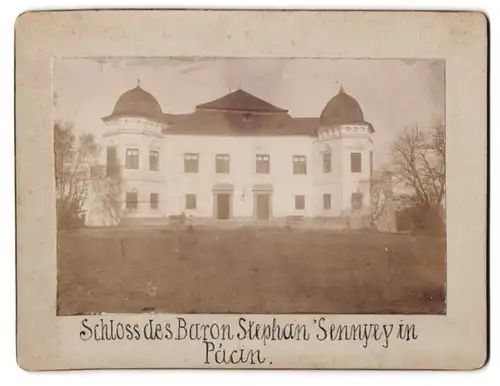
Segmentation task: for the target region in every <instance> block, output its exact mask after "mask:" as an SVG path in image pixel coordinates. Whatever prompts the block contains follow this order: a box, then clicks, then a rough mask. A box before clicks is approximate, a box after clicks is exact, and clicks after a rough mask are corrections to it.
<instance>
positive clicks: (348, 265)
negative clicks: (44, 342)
mask: <svg viewBox="0 0 500 386" xmlns="http://www.w3.org/2000/svg"><path fill="white" fill-rule="evenodd" d="M445 271H446V270H445V240H444V239H443V238H431V237H416V236H412V235H408V234H378V233H374V232H359V233H357V232H340V231H328V230H318V229H315V230H312V229H309V230H307V229H290V228H257V227H248V228H235V229H216V228H194V229H193V228H190V229H172V228H166V227H165V228H160V227H151V228H146V227H145V228H137V229H135V228H134V229H130V228H122V229H118V228H112V229H82V230H77V231H71V232H70V231H63V232H60V233H59V235H58V314H59V315H75V314H88V313H101V312H106V313H141V312H151V311H154V312H171V313H318V314H330V313H401V314H406V313H408V314H410V313H411V314H415V313H418V314H442V313H444V312H445Z"/></svg>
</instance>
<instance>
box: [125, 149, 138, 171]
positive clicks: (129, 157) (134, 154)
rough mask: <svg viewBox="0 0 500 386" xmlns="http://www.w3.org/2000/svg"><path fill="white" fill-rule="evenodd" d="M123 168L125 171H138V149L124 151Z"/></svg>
mask: <svg viewBox="0 0 500 386" xmlns="http://www.w3.org/2000/svg"><path fill="white" fill-rule="evenodd" d="M125 167H126V168H127V169H139V149H136V148H129V149H127V150H126V153H125Z"/></svg>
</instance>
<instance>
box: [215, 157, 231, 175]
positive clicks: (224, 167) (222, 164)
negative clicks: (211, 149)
mask: <svg viewBox="0 0 500 386" xmlns="http://www.w3.org/2000/svg"><path fill="white" fill-rule="evenodd" d="M215 172H216V173H223V174H224V173H229V154H217V155H216V156H215Z"/></svg>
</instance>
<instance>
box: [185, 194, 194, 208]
mask: <svg viewBox="0 0 500 386" xmlns="http://www.w3.org/2000/svg"><path fill="white" fill-rule="evenodd" d="M186 209H196V194H186Z"/></svg>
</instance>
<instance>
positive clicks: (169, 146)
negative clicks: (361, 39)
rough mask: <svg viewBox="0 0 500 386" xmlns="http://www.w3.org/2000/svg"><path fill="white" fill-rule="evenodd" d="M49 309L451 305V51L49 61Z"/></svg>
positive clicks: (423, 309)
mask: <svg viewBox="0 0 500 386" xmlns="http://www.w3.org/2000/svg"><path fill="white" fill-rule="evenodd" d="M53 71H54V86H53V107H54V122H53V134H54V176H55V181H54V183H55V188H56V202H54V205H55V206H56V213H57V228H58V229H57V315H60V316H68V315H87V314H101V313H184V314H190V313H192V314H198V313H203V314H210V313H214V314H217V313H226V314H228V313H229V314H230V313H245V314H314V313H316V314H317V313H323V314H445V313H446V240H445V236H446V216H445V196H446V188H445V187H446V183H445V181H446V169H445V154H446V138H445V61H444V60H438V59H435V60H434V59H415V60H411V59H397V58H395V59H319V58H318V59H314V58H265V59H264V58H263V59H259V58H223V57H79V58H58V59H57V60H55V61H54V64H53Z"/></svg>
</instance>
